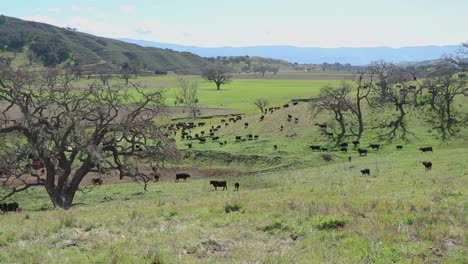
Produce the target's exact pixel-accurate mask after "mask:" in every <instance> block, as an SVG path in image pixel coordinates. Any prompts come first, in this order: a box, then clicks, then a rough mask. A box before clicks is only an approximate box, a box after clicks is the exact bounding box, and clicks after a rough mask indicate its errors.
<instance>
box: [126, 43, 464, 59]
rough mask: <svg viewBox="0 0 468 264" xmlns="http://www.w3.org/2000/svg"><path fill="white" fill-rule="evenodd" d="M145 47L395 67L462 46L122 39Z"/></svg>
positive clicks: (435, 57) (212, 55)
mask: <svg viewBox="0 0 468 264" xmlns="http://www.w3.org/2000/svg"><path fill="white" fill-rule="evenodd" d="M120 40H123V41H126V42H129V43H134V44H138V45H141V46H145V47H159V48H166V49H172V50H176V51H187V52H192V53H194V54H197V55H200V56H202V57H216V56H244V55H248V56H259V57H265V58H274V59H281V60H285V61H288V62H290V63H294V62H297V63H301V64H321V63H324V62H325V63H335V62H338V63H342V64H345V63H349V64H351V65H366V64H369V63H370V62H372V61H376V60H385V61H389V62H394V63H400V62H408V61H424V60H435V59H438V58H440V57H441V56H442V55H444V54H448V53H453V52H454V51H456V50H457V49H459V48H460V46H459V45H447V46H419V47H401V48H391V47H372V48H316V47H294V46H252V47H214V48H205V47H194V46H182V45H176V44H167V43H160V42H152V41H145V40H135V39H124V38H122V39H120Z"/></svg>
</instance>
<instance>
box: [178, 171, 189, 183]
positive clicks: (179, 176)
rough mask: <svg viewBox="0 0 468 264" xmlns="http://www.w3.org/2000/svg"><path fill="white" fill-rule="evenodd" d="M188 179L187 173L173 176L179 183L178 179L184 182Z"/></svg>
mask: <svg viewBox="0 0 468 264" xmlns="http://www.w3.org/2000/svg"><path fill="white" fill-rule="evenodd" d="M189 177H190V174H188V173H176V175H175V178H176V181H179V180H180V179H184V181H186V180H187V178H189Z"/></svg>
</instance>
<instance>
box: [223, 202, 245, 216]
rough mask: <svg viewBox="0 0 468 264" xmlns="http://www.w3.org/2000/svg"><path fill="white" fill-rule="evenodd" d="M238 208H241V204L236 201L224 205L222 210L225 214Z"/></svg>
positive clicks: (238, 209)
mask: <svg viewBox="0 0 468 264" xmlns="http://www.w3.org/2000/svg"><path fill="white" fill-rule="evenodd" d="M240 209H242V206H241V205H240V204H238V203H234V204H226V205H225V206H224V212H226V213H227V214H229V213H230V212H237V211H240Z"/></svg>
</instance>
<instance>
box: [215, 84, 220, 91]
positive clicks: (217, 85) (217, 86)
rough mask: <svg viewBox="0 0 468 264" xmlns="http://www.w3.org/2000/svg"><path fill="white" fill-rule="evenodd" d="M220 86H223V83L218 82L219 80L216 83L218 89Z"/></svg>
mask: <svg viewBox="0 0 468 264" xmlns="http://www.w3.org/2000/svg"><path fill="white" fill-rule="evenodd" d="M220 86H221V83H218V82H217V83H216V88H217V90H218V91H219V87H220Z"/></svg>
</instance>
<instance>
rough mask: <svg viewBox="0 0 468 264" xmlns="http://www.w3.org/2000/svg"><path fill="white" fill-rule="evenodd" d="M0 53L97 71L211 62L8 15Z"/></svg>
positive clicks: (195, 66) (2, 23)
mask: <svg viewBox="0 0 468 264" xmlns="http://www.w3.org/2000/svg"><path fill="white" fill-rule="evenodd" d="M0 56H9V57H13V58H14V61H13V63H14V64H16V65H18V66H33V65H36V66H37V65H45V66H54V65H56V64H67V65H71V66H80V67H83V68H84V70H86V71H94V72H96V71H101V70H112V71H115V70H118V69H120V67H121V65H122V64H124V63H129V64H130V65H131V66H132V67H135V68H137V69H138V70H139V71H148V72H154V71H156V70H157V71H175V72H179V73H198V72H199V71H200V69H202V68H203V67H206V66H209V65H212V63H211V62H209V61H208V60H206V59H204V58H202V57H200V56H197V55H194V54H192V53H189V52H177V51H172V50H167V49H159V48H151V47H141V46H138V45H135V44H130V43H126V42H123V41H118V40H114V39H108V38H102V37H97V36H93V35H90V34H85V33H81V32H77V31H76V30H74V29H70V28H59V27H56V26H52V25H48V24H44V23H38V22H31V21H24V20H21V19H17V18H13V17H6V16H1V17H0ZM29 58H31V63H29V62H30V61H29ZM30 64H31V65H30Z"/></svg>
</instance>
